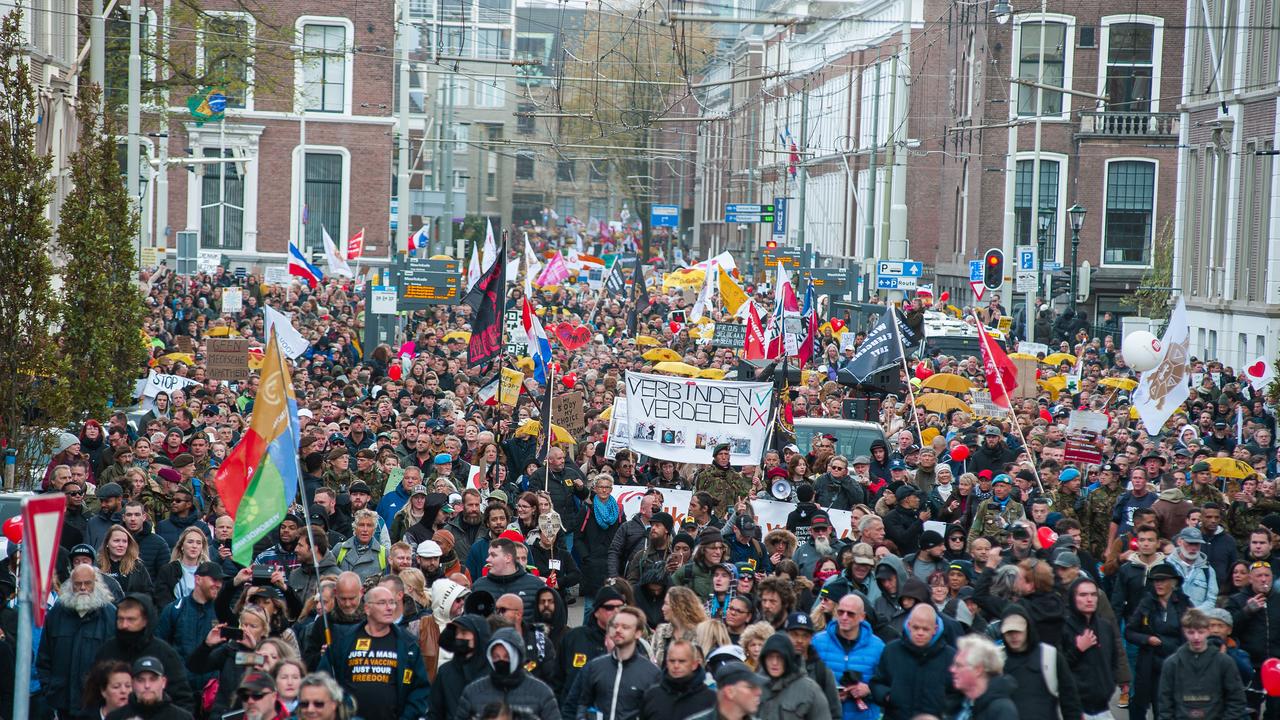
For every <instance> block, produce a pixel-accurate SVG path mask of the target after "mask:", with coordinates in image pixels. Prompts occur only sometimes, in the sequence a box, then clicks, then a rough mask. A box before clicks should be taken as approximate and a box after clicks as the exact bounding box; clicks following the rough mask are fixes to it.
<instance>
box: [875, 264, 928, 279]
mask: <svg viewBox="0 0 1280 720" xmlns="http://www.w3.org/2000/svg"><path fill="white" fill-rule="evenodd" d="M876 275H893V276H897V277H913V278H918V277H920V276H922V275H924V263H921V262H912V261H911V260H881V261H879V262H877V263H876Z"/></svg>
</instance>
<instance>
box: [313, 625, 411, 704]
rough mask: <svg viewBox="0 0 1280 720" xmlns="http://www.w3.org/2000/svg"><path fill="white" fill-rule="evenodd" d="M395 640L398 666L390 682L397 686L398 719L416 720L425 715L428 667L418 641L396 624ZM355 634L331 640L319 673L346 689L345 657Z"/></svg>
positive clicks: (350, 633) (347, 669)
mask: <svg viewBox="0 0 1280 720" xmlns="http://www.w3.org/2000/svg"><path fill="white" fill-rule="evenodd" d="M390 631H391V633H392V634H393V635H395V637H396V659H397V662H398V663H399V665H398V667H397V668H396V670H397V672H396V676H395V678H394V679H393V682H394V683H395V686H396V710H397V711H398V712H399V714H400V720H418V718H420V717H422V716H423V715H424V714H426V712H427V691H428V690H429V689H430V686H429V684H428V682H427V668H426V666H425V665H424V664H423V662H422V650H421V648H419V647H418V638H417V637H415V636H413V635H410V634H409V631H408V630H405V629H404V628H401V627H399V626H397V625H392V626H390ZM359 634H360V633H358V632H346V633H344V634H342V635H341V636H340V637H337V638H335V639H334V641H333V644H332V645H330V646H329V648H328V650H326V651H325V652H324V654H323V655H321V659H320V667H319V670H321V671H322V672H327V673H329V674H330V675H332V676H333V679H334V680H337V681H338V684H339V685H342V686H343V687H347V686H349V685H350V681H351V668H350V667H349V666H348V665H347V658H348V656H350V655H351V653H352V651H353V650H354V648H355V644H356V639H357V636H358V635H359Z"/></svg>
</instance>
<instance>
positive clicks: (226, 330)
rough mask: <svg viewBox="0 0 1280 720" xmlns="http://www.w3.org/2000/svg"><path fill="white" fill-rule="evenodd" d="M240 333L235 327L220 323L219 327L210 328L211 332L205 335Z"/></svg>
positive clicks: (228, 335)
mask: <svg viewBox="0 0 1280 720" xmlns="http://www.w3.org/2000/svg"><path fill="white" fill-rule="evenodd" d="M239 334H240V333H238V332H236V331H235V329H234V328H231V327H230V326H227V325H219V326H218V327H212V328H209V332H207V333H205V335H208V336H209V337H231V336H233V335H239Z"/></svg>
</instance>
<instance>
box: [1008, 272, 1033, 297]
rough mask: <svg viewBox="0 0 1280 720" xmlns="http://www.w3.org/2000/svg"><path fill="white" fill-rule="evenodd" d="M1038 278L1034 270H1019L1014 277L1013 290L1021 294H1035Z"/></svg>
mask: <svg viewBox="0 0 1280 720" xmlns="http://www.w3.org/2000/svg"><path fill="white" fill-rule="evenodd" d="M1037 277H1038V276H1037V275H1036V273H1035V271H1034V270H1032V271H1027V270H1018V271H1017V272H1016V273H1014V276H1013V289H1014V290H1016V291H1017V292H1020V293H1029V292H1035V290H1036V279H1037Z"/></svg>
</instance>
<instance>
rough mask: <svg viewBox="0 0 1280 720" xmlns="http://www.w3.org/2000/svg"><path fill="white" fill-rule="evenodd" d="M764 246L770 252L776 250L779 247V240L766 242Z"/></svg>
mask: <svg viewBox="0 0 1280 720" xmlns="http://www.w3.org/2000/svg"><path fill="white" fill-rule="evenodd" d="M764 246H765V247H766V248H768V249H770V250H776V249H777V247H778V241H777V240H766V241H765V244H764Z"/></svg>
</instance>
